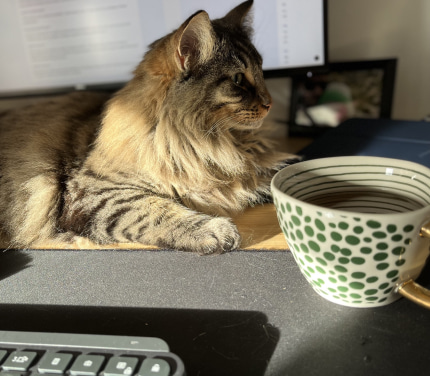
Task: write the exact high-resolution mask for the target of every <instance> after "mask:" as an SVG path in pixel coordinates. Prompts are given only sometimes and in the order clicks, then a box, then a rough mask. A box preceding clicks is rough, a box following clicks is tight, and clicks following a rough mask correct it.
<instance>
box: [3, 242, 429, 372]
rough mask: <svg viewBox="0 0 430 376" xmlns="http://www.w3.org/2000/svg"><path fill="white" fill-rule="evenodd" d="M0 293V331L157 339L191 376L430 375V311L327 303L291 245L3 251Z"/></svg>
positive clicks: (426, 273)
mask: <svg viewBox="0 0 430 376" xmlns="http://www.w3.org/2000/svg"><path fill="white" fill-rule="evenodd" d="M422 277H423V278H421V281H420V282H421V283H422V284H423V285H424V286H427V287H430V270H429V268H427V269H426V270H425V271H424V272H423V274H422ZM0 291H1V294H0V330H31V331H51V332H58V331H60V332H61V331H63V332H77V333H99V334H122V335H143V336H158V337H161V338H163V339H165V340H166V341H167V342H168V343H169V345H170V347H171V350H172V351H173V352H175V353H177V354H178V355H179V356H180V357H181V358H182V359H183V360H184V362H185V365H186V367H187V370H188V375H189V376H193V375H218V376H219V375H234V376H241V375H247V376H253V375H255V376H261V375H270V376H272V375H273V376H285V375H295V376H301V375H306V376H309V375H330V376H331V375H365V374H366V375H402V376H403V375H428V372H429V365H428V358H427V356H426V355H425V354H427V353H428V352H429V351H430V343H429V339H430V316H429V315H430V313H429V311H427V310H425V309H424V308H421V307H419V306H417V305H415V304H413V303H411V302H409V301H407V300H406V299H401V300H399V301H397V302H395V303H393V304H391V305H389V306H385V307H380V308H374V309H372V308H361V309H357V308H355V309H354V308H347V307H343V306H339V305H335V304H333V303H330V302H328V301H326V300H324V299H323V298H321V297H319V296H318V295H317V294H316V293H315V292H314V291H313V290H312V288H311V286H310V285H309V284H308V283H307V281H306V280H305V278H304V277H303V276H302V275H301V273H300V271H299V269H298V267H297V265H296V264H295V262H294V259H293V257H292V254H291V253H290V252H287V251H265V252H261V251H258V252H257V251H238V252H231V253H227V254H224V255H220V256H207V257H200V256H196V255H193V254H188V253H181V252H174V251H144V250H142V251H136V250H134V251H125V250H110V251H109V250H105V251H95V250H89V251H53V250H46V251H40V250H33V251H8V252H4V253H0Z"/></svg>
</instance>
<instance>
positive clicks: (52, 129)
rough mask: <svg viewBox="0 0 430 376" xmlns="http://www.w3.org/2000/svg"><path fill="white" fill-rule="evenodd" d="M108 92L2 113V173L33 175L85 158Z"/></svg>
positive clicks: (70, 96) (61, 98)
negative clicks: (14, 171)
mask: <svg viewBox="0 0 430 376" xmlns="http://www.w3.org/2000/svg"><path fill="white" fill-rule="evenodd" d="M108 98H109V96H108V95H107V94H105V93H87V92H76V93H71V94H68V95H63V96H58V97H55V98H53V99H49V100H47V101H46V102H40V103H39V104H35V105H31V106H28V107H24V108H18V109H14V110H11V111H6V112H4V113H1V114H0V170H1V173H2V175H3V176H4V175H5V174H6V175H10V174H12V173H13V172H12V171H13V170H16V172H18V171H19V172H20V173H21V174H24V175H27V174H30V175H33V174H36V173H40V172H42V171H41V170H49V169H52V168H55V167H56V166H58V165H59V164H62V165H64V164H67V161H68V160H69V161H70V160H72V159H75V160H76V159H79V158H83V157H84V156H85V153H86V152H87V151H88V147H89V145H90V144H91V143H92V142H93V140H94V137H95V132H96V131H97V129H98V127H99V124H100V118H101V114H102V111H103V107H104V104H105V102H106V100H107V99H108Z"/></svg>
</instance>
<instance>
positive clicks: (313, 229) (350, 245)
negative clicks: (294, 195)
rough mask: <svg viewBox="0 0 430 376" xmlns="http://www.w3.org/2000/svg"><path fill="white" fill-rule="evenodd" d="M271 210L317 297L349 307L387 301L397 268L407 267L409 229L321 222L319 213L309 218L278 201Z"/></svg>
mask: <svg viewBox="0 0 430 376" xmlns="http://www.w3.org/2000/svg"><path fill="white" fill-rule="evenodd" d="M275 205H276V206H277V207H278V210H277V215H278V220H279V224H280V227H281V228H282V230H283V232H284V234H285V237H286V239H287V242H288V244H289V246H290V249H291V251H292V252H293V255H294V257H295V259H296V260H297V261H298V265H299V266H300V267H301V269H302V272H303V274H304V275H305V276H306V278H307V279H308V280H309V282H310V283H311V284H312V285H313V287H314V289H315V290H316V291H317V292H318V293H320V294H321V295H323V296H327V297H329V298H330V299H331V300H334V301H339V303H341V304H346V305H350V306H354V305H356V306H363V305H366V306H368V305H369V304H380V303H383V302H385V301H387V299H389V295H390V294H391V293H392V291H393V287H394V285H393V283H394V282H396V281H397V280H398V278H399V276H400V275H399V270H398V268H399V267H400V266H402V265H404V264H405V263H406V262H407V257H405V256H407V254H406V253H407V252H406V248H407V245H408V244H410V243H411V241H412V240H411V235H412V232H413V231H414V226H413V225H406V226H398V225H396V224H394V223H389V224H386V223H381V222H380V221H378V220H368V221H361V220H360V218H339V219H338V220H335V219H333V218H331V219H330V220H325V219H324V218H323V213H321V212H317V214H316V215H315V218H312V217H311V216H310V215H308V214H306V215H304V210H303V208H301V207H299V206H294V207H293V205H291V204H289V203H285V204H282V203H281V204H279V202H278V201H277V200H276V199H275ZM400 227H402V228H400Z"/></svg>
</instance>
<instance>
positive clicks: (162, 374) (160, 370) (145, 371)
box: [138, 358, 170, 376]
mask: <svg viewBox="0 0 430 376" xmlns="http://www.w3.org/2000/svg"><path fill="white" fill-rule="evenodd" d="M169 373H170V366H169V363H167V362H166V361H165V360H164V359H156V358H146V359H145V360H144V361H143V363H142V366H141V367H140V370H139V372H138V376H169Z"/></svg>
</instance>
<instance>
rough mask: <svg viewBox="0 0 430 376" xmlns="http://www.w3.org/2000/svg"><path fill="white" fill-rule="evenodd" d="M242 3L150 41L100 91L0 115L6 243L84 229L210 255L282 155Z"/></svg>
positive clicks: (258, 197) (229, 235)
mask: <svg viewBox="0 0 430 376" xmlns="http://www.w3.org/2000/svg"><path fill="white" fill-rule="evenodd" d="M252 3H253V1H246V2H244V3H242V4H240V5H238V6H237V7H236V8H234V9H233V10H231V11H230V12H229V13H228V14H227V15H226V16H225V17H224V18H220V19H217V20H213V21H211V20H210V19H209V16H208V14H207V13H206V12H205V11H199V12H197V13H195V14H194V15H192V16H191V17H190V18H188V19H187V20H186V21H185V22H184V23H183V24H182V25H181V26H180V27H179V28H178V29H177V30H175V31H173V32H172V33H170V34H168V35H167V36H165V37H163V38H161V39H159V40H157V41H155V42H154V43H152V44H151V45H150V47H149V50H148V52H147V53H146V54H145V56H144V58H143V60H142V61H141V62H140V64H139V65H138V66H137V68H136V69H135V71H134V76H133V78H132V79H131V80H130V81H129V82H128V83H127V84H126V85H125V86H124V87H123V88H122V89H120V90H119V91H118V92H116V93H115V94H113V95H112V96H111V97H109V95H108V94H106V93H95V92H94V93H91V92H75V93H70V94H66V95H64V96H60V97H57V98H55V99H52V100H50V101H49V102H47V103H44V104H37V105H35V106H33V107H28V108H24V109H20V110H19V111H16V110H15V111H9V112H6V113H3V114H1V115H0V132H1V133H0V137H1V138H0V212H1V217H0V224H1V227H2V228H3V231H4V232H5V233H6V234H7V235H8V236H9V238H10V239H11V244H12V246H13V247H25V248H29V247H32V246H33V247H37V246H40V245H46V244H57V243H61V242H69V243H73V242H75V243H76V242H78V243H79V240H82V239H89V241H91V242H94V243H97V244H110V243H121V242H128V243H130V242H135V243H142V244H148V245H155V246H159V247H163V248H169V249H177V250H184V251H190V252H195V253H198V254H203V255H204V254H219V253H222V252H227V251H231V250H235V249H237V248H238V247H239V246H240V235H239V233H238V231H237V228H236V226H235V225H234V224H233V222H232V221H231V218H230V216H231V215H233V214H236V213H239V212H241V211H242V210H243V209H244V208H246V207H247V206H250V205H256V204H259V203H261V202H263V200H264V198H265V197H267V195H269V194H270V181H271V178H272V176H273V174H274V173H275V172H276V171H277V170H279V169H280V168H281V167H283V166H284V165H285V160H286V158H287V155H286V154H283V153H279V152H277V151H275V150H274V148H273V145H272V144H271V142H270V141H269V139H268V138H267V136H266V135H265V133H264V131H263V130H262V127H261V125H262V122H263V119H264V118H265V116H266V115H267V113H268V111H269V110H270V107H271V105H272V102H271V97H270V94H269V92H268V91H267V89H266V86H265V83H264V78H263V72H262V58H261V56H260V54H259V53H258V52H257V50H256V48H255V47H254V45H253V44H252V42H251V33H252V29H251V27H250V9H251V7H252Z"/></svg>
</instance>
